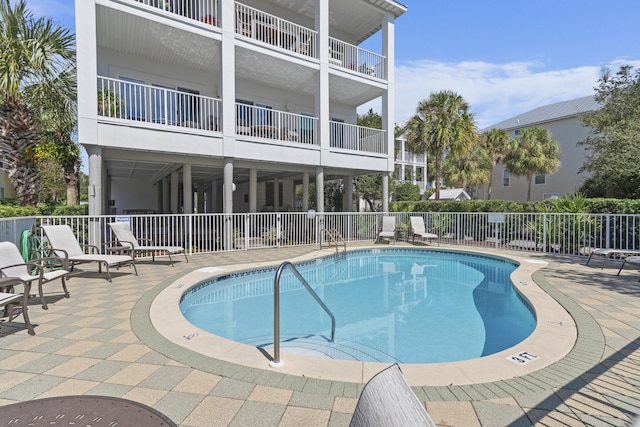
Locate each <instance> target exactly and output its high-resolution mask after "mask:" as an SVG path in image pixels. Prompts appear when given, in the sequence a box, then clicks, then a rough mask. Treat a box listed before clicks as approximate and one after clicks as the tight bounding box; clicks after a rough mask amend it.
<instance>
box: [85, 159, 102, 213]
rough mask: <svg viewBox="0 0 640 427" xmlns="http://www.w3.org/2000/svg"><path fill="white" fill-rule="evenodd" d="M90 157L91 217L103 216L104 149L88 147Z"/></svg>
mask: <svg viewBox="0 0 640 427" xmlns="http://www.w3.org/2000/svg"><path fill="white" fill-rule="evenodd" d="M87 154H88V155H89V193H88V194H89V215H102V214H103V213H104V207H103V206H102V200H103V196H102V181H103V180H102V173H103V172H102V147H88V148H87Z"/></svg>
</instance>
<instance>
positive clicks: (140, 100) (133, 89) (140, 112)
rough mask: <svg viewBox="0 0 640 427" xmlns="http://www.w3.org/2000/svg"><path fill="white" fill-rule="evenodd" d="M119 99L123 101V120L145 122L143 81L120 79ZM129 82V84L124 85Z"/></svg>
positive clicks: (145, 106)
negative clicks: (121, 81)
mask: <svg viewBox="0 0 640 427" xmlns="http://www.w3.org/2000/svg"><path fill="white" fill-rule="evenodd" d="M120 80H123V81H124V82H125V83H120V88H119V89H120V97H121V98H122V99H123V101H124V118H125V119H129V120H146V119H147V118H146V115H147V100H146V99H145V93H144V91H145V90H144V86H142V85H144V81H142V80H136V79H129V78H127V77H120ZM126 82H130V83H126Z"/></svg>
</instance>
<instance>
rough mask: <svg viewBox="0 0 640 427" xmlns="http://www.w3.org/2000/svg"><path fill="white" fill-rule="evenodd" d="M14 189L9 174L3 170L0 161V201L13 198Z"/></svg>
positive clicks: (14, 195) (14, 194)
mask: <svg viewBox="0 0 640 427" xmlns="http://www.w3.org/2000/svg"><path fill="white" fill-rule="evenodd" d="M15 198H16V190H15V189H14V188H13V183H12V182H11V180H10V179H9V174H8V173H7V171H6V170H4V164H3V163H2V162H0V201H3V202H4V201H5V200H7V199H15Z"/></svg>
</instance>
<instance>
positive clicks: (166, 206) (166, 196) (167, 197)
mask: <svg viewBox="0 0 640 427" xmlns="http://www.w3.org/2000/svg"><path fill="white" fill-rule="evenodd" d="M167 212H171V192H170V188H169V177H168V176H165V177H164V178H162V213H167Z"/></svg>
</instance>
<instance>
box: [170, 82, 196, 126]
mask: <svg viewBox="0 0 640 427" xmlns="http://www.w3.org/2000/svg"><path fill="white" fill-rule="evenodd" d="M195 95H200V92H198V91H197V90H192V89H185V88H183V87H179V88H178V93H177V94H176V98H177V99H176V101H174V102H175V104H177V105H176V108H175V111H176V113H177V115H178V117H177V119H178V121H179V122H181V123H184V122H198V117H199V115H200V105H199V104H198V97H197V96H195Z"/></svg>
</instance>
